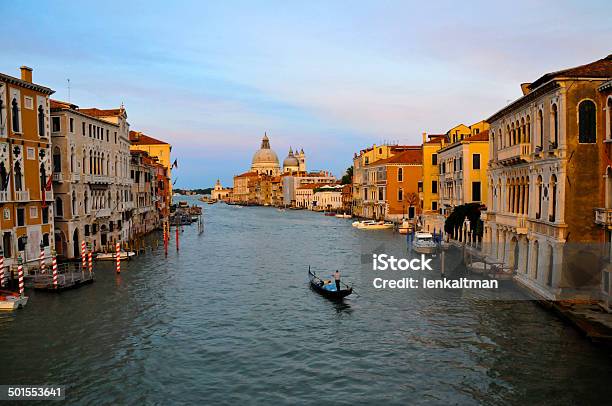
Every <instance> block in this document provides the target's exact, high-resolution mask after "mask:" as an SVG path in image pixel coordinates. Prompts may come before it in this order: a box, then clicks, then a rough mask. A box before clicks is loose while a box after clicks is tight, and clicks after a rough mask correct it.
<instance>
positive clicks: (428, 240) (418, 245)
mask: <svg viewBox="0 0 612 406" xmlns="http://www.w3.org/2000/svg"><path fill="white" fill-rule="evenodd" d="M412 249H413V250H414V252H417V253H419V254H433V253H435V252H436V250H437V249H438V244H436V242H435V241H434V239H433V235H431V234H430V233H424V232H421V231H417V232H416V233H414V237H413V240H412Z"/></svg>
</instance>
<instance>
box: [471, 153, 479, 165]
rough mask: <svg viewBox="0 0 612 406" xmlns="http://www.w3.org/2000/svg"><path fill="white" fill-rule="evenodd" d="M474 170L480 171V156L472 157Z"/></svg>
mask: <svg viewBox="0 0 612 406" xmlns="http://www.w3.org/2000/svg"><path fill="white" fill-rule="evenodd" d="M472 169H480V154H474V155H472Z"/></svg>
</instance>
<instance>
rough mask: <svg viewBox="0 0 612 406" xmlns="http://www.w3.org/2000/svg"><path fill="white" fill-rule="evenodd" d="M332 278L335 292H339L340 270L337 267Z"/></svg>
mask: <svg viewBox="0 0 612 406" xmlns="http://www.w3.org/2000/svg"><path fill="white" fill-rule="evenodd" d="M334 280H335V281H336V292H340V272H339V271H338V270H337V269H336V272H334Z"/></svg>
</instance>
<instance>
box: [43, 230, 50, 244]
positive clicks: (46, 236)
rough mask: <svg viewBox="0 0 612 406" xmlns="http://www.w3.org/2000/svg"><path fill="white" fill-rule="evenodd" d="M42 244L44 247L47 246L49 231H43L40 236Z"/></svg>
mask: <svg viewBox="0 0 612 406" xmlns="http://www.w3.org/2000/svg"><path fill="white" fill-rule="evenodd" d="M42 244H43V246H45V247H48V246H49V233H45V234H43V237H42Z"/></svg>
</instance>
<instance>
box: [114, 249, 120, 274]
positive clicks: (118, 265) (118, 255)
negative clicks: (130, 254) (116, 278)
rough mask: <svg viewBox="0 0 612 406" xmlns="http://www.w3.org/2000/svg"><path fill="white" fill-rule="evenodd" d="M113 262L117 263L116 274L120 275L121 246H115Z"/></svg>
mask: <svg viewBox="0 0 612 406" xmlns="http://www.w3.org/2000/svg"><path fill="white" fill-rule="evenodd" d="M115 251H116V252H115V261H116V263H117V273H121V244H119V243H117V245H116V246H115Z"/></svg>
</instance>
